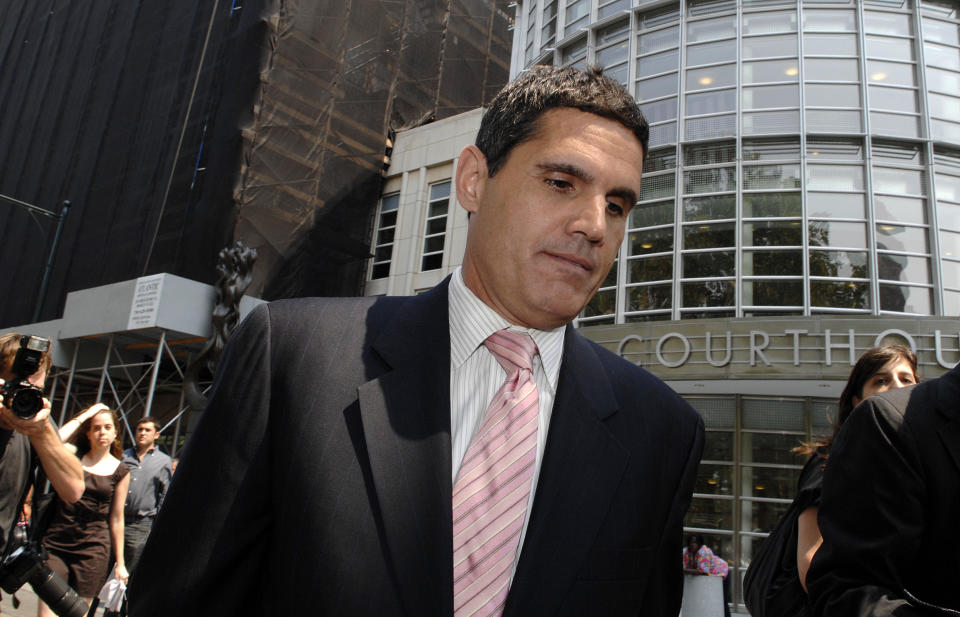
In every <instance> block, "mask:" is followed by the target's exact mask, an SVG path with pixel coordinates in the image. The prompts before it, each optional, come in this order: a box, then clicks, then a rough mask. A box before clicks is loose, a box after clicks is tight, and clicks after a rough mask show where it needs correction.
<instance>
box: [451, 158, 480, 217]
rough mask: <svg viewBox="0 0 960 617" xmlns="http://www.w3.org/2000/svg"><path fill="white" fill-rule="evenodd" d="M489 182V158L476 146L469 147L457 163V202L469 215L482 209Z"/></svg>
mask: <svg viewBox="0 0 960 617" xmlns="http://www.w3.org/2000/svg"><path fill="white" fill-rule="evenodd" d="M486 180H487V157H485V156H484V155H483V153H482V152H480V149H479V148H477V147H476V146H467V147H466V148H464V149H463V151H462V152H461V153H460V159H459V160H458V161H457V201H458V202H459V203H460V207H461V208H463V209H464V210H466V211H467V212H468V213H471V214H472V213H475V212H477V211H478V210H479V209H480V202H481V200H482V198H483V189H484V185H485V183H486Z"/></svg>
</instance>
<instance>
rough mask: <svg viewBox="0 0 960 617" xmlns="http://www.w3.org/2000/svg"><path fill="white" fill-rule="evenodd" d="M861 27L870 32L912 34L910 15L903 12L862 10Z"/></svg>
mask: <svg viewBox="0 0 960 617" xmlns="http://www.w3.org/2000/svg"><path fill="white" fill-rule="evenodd" d="M863 29H864V32H869V33H870V34H894V35H897V34H899V35H904V36H912V35H913V23H912V21H911V16H910V15H907V14H905V13H886V12H883V13H881V12H879V11H864V12H863ZM867 49H869V47H868V48H867Z"/></svg>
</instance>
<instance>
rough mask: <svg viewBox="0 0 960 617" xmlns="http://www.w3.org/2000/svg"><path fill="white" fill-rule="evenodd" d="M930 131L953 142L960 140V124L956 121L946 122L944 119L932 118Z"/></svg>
mask: <svg viewBox="0 0 960 617" xmlns="http://www.w3.org/2000/svg"><path fill="white" fill-rule="evenodd" d="M930 131H931V132H932V133H933V134H934V135H936V136H937V138H938V139H942V140H945V141H952V142H960V124H957V123H955V122H946V121H944V120H937V119H934V120H931V121H930Z"/></svg>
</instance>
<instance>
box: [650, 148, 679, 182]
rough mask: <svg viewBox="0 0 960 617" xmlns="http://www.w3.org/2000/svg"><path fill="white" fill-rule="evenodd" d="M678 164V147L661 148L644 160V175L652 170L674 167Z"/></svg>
mask: <svg viewBox="0 0 960 617" xmlns="http://www.w3.org/2000/svg"><path fill="white" fill-rule="evenodd" d="M676 166H677V149H676V148H661V149H660V150H654V151H653V152H650V153H649V154H648V155H647V158H646V159H644V161H643V174H644V177H646V175H647V174H648V173H650V172H655V171H663V170H666V169H674V168H675V167H676Z"/></svg>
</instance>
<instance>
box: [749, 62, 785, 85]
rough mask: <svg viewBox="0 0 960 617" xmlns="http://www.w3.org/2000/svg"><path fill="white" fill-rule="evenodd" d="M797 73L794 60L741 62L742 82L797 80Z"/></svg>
mask: <svg viewBox="0 0 960 617" xmlns="http://www.w3.org/2000/svg"><path fill="white" fill-rule="evenodd" d="M798 74H799V70H798V69H797V61H796V60H759V61H753V62H744V63H743V83H744V84H762V83H767V82H772V81H797V75H798Z"/></svg>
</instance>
